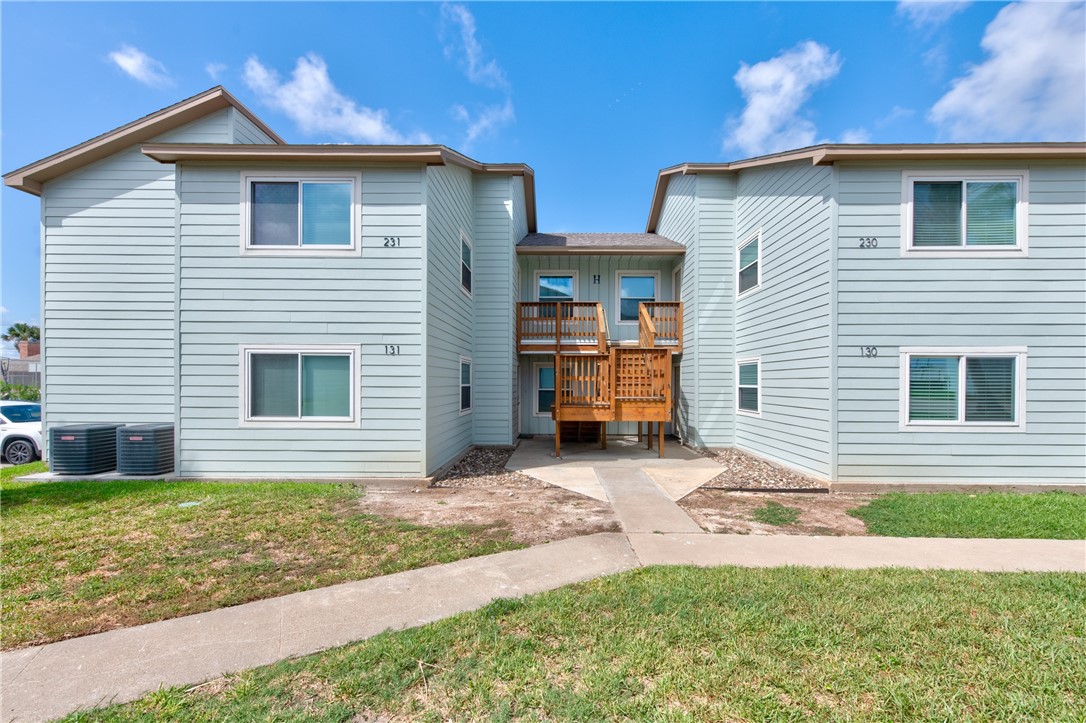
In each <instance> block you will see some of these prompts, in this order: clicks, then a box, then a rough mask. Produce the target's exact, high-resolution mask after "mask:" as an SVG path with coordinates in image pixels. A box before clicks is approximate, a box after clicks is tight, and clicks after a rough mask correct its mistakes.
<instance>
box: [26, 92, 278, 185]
mask: <svg viewBox="0 0 1086 723" xmlns="http://www.w3.org/2000/svg"><path fill="white" fill-rule="evenodd" d="M230 107H233V108H236V109H237V110H238V112H240V113H241V114H242V115H244V116H245V117H246V118H248V119H249V120H250V121H252V123H253V124H254V125H255V126H256V127H257V128H259V129H260V130H261V131H263V132H264V133H266V134H267V135H268V136H269V137H270V138H272V139H273V140H274V141H275V142H276V143H280V144H281V143H285V142H286V141H284V140H283V139H282V138H280V137H279V135H278V134H277V133H276V132H275V131H273V130H272V129H271V128H269V127H268V126H267V125H266V124H265V123H264V121H262V120H260V119H259V118H257V117H256V115H255V114H253V112H252V111H251V110H249V109H248V108H246V107H245V106H244V105H242V104H241V102H240V101H239V100H238V99H237V98H235V97H234V96H232V95H230V93H229V92H227V90H226V89H225V88H223V87H222V86H221V85H218V86H215V87H214V88H211V89H210V90H206V91H204V92H203V93H200V94H199V95H194V96H192V97H191V98H186V99H185V100H183V101H181V102H180V103H175V104H174V105H171V106H169V107H167V108H163V109H162V110H160V111H156V112H154V113H151V114H150V115H146V116H144V117H143V118H140V119H138V120H134V121H132V122H131V123H128V124H126V125H123V126H121V127H120V128H114V129H113V130H111V131H109V132H107V133H103V134H102V135H100V136H95V137H94V138H91V139H90V140H88V141H84V142H83V143H80V144H79V145H76V146H72V147H71V148H68V149H65V150H63V151H60V152H59V153H54V154H53V155H51V156H49V157H47V158H43V159H41V160H40V161H35V162H34V163H31V164H29V165H26V166H23V167H22V168H19V169H17V170H14V171H11V172H10V173H8V174H6V175H5V176H4V184H5V185H7V186H10V187H12V188H17V189H19V190H20V191H26V192H27V193H31V194H34V195H35V196H40V195H41V188H42V184H43V183H44V182H46V181H48V180H51V179H53V178H56V177H58V176H61V175H64V174H65V173H68V172H70V171H74V170H76V169H77V168H81V167H83V166H85V165H87V164H89V163H93V162H94V161H97V160H101V159H102V158H106V157H107V156H110V155H113V154H114V153H116V152H117V151H120V150H123V149H124V148H127V147H129V146H131V145H133V144H135V143H140V142H141V141H146V140H148V139H150V138H154V137H155V136H157V135H161V134H162V133H166V132H167V131H170V130H173V129H174V128H179V127H181V126H183V125H185V124H186V123H191V122H192V121H194V120H197V119H199V118H202V117H204V116H206V115H208V114H209V113H214V112H215V111H218V110H222V109H223V108H230Z"/></svg>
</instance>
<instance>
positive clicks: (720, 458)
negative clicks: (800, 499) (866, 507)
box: [704, 449, 827, 490]
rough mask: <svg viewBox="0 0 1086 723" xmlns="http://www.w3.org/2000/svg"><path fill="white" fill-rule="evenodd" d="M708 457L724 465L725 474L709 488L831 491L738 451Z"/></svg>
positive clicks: (708, 452) (711, 453) (710, 452)
mask: <svg viewBox="0 0 1086 723" xmlns="http://www.w3.org/2000/svg"><path fill="white" fill-rule="evenodd" d="M704 454H705V456H706V457H709V458H711V459H713V460H715V461H717V462H719V463H720V464H722V465H724V471H723V472H721V473H720V474H718V475H717V476H716V477H714V478H713V479H711V480H709V481H708V482H706V483H705V485H704V486H705V487H729V488H731V487H735V488H741V489H747V488H758V489H785V490H788V489H792V490H794V489H809V488H812V487H822V488H825V487H827V485H826V483H825V482H822V481H820V480H817V479H814V478H812V477H807V476H806V475H803V474H800V473H799V472H793V471H792V470H790V469H785V468H784V467H780V466H778V465H775V464H772V463H770V462H766V461H765V460H762V459H758V458H757V457H755V456H753V455H750V454H747V453H746V452H740V451H739V450H737V449H723V450H706V451H705V452H704Z"/></svg>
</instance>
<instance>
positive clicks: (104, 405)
mask: <svg viewBox="0 0 1086 723" xmlns="http://www.w3.org/2000/svg"><path fill="white" fill-rule="evenodd" d="M229 117H230V114H229V111H227V110H224V111H218V112H216V113H213V114H210V115H208V116H206V117H204V118H201V119H199V120H196V121H193V122H191V123H188V124H187V125H185V126H182V127H180V128H177V129H175V130H173V131H170V132H168V133H165V134H163V135H161V136H159V137H158V138H156V139H155V140H156V141H163V142H207V143H225V142H229V141H230V128H229ZM175 197H176V190H175V187H174V167H173V166H172V165H163V164H161V163H158V162H157V161H153V160H151V159H150V158H147V157H146V156H144V155H143V154H142V153H141V152H140V149H139V146H138V145H134V146H131V147H129V148H127V149H125V150H123V151H120V152H118V153H115V154H114V155H112V156H110V157H108V158H105V159H102V160H100V161H97V162H95V163H91V164H89V165H87V166H84V167H83V168H80V169H77V170H75V171H73V172H71V173H68V174H66V175H64V176H61V177H59V178H56V179H54V180H52V181H49V182H47V183H46V184H45V187H44V189H43V191H42V196H41V208H42V227H43V234H42V236H43V239H42V240H43V248H44V253H43V256H42V327H43V335H44V337H45V339H44V345H45V354H44V355H43V356H44V365H43V369H44V384H43V386H44V396H43V402H44V413H45V418H46V419H45V426H46V428H49V427H52V426H56V425H62V424H74V423H85V422H117V423H126V424H134V423H145V422H172V421H174V409H175V406H174V405H175V396H174V393H175V377H174V340H175V324H174V282H175V276H174V247H175V222H176V218H175V217H176V212H175Z"/></svg>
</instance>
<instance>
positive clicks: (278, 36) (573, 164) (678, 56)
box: [0, 1, 1086, 328]
mask: <svg viewBox="0 0 1086 723" xmlns="http://www.w3.org/2000/svg"><path fill="white" fill-rule="evenodd" d="M0 26H2V30H0V33H2V35H0V43H2V46H0V47H2V51H0V52H2V57H0V61H2V65H0V89H2V91H0V92H2V107H0V129H2V134H3V135H2V142H0V167H2V169H3V171H4V172H7V171H11V170H13V169H15V168H17V167H19V166H21V165H24V164H26V163H29V162H32V161H34V160H37V159H39V158H42V157H44V156H46V155H48V154H51V153H54V152H56V151H58V150H61V149H63V148H66V147H68V146H71V145H74V144H76V143H79V142H81V141H84V140H86V139H87V138H90V137H91V136H94V135H96V134H98V133H101V132H104V131H106V130H109V129H111V128H114V127H116V126H118V125H121V124H123V123H126V122H128V121H131V120H133V119H134V118H137V117H139V116H141V115H144V114H146V113H149V112H152V111H154V110H157V109H159V108H162V107H164V106H166V105H169V104H171V103H174V102H176V101H178V100H180V99H182V98H185V97H187V96H190V95H193V94H195V93H198V92H200V91H202V90H205V89H207V88H209V87H211V86H213V85H216V84H219V83H221V84H223V85H225V86H226V87H227V88H228V89H229V90H230V91H231V92H232V93H234V94H235V95H236V96H237V97H238V98H239V99H240V100H241V101H242V102H243V103H245V104H246V105H248V106H249V107H250V108H251V109H252V110H253V111H254V112H256V113H257V114H258V115H259V116H260V117H261V118H263V119H264V120H265V121H266V122H267V123H268V124H269V125H271V126H272V127H273V128H274V129H276V131H277V132H279V133H280V134H281V135H282V136H284V137H285V138H286V139H287V140H288V141H289V142H298V143H301V142H306V143H320V142H355V143H375V142H377V143H387V142H408V143H410V142H436V143H445V144H447V145H450V146H452V147H454V148H457V149H459V150H461V151H463V152H465V153H468V154H469V155H471V156H473V157H475V158H478V159H479V160H483V161H490V162H502V161H523V162H527V163H529V164H531V165H532V166H533V167H534V168H535V169H536V174H537V175H536V182H537V200H538V209H539V225H540V230H545V231H640V230H643V228H644V224H645V219H646V216H647V214H648V208H649V200H650V197H651V193H652V188H653V183H654V180H655V174H656V171H658V170H659V169H660V168H662V167H665V166H670V165H673V164H676V163H680V162H683V161H720V160H732V159H737V158H745V157H749V156H752V155H758V154H761V153H766V152H771V151H776V150H783V149H786V148H793V147H798V146H803V145H807V144H810V143H818V142H823V141H835V142H876V143H887V142H935V141H1017V140H1082V139H1083V138H1084V136H1086V110H1084V108H1086V9H1084V5H1083V3H1072V4H1059V3H1044V4H1041V3H1036V4H1034V3H1010V4H1007V3H988V2H974V3H969V2H949V3H931V2H915V1H909V2H902V3H897V4H895V3H890V2H868V3H860V2H845V3H799V2H795V3H717V4H709V3H696V4H662V3H660V4H658V3H632V4H623V3H599V4H578V3H538V4H537V3H524V4H506V3H474V4H451V3H444V4H439V3H426V4H409V3H396V4H378V3H346V2H343V3H330V4H316V3H305V4H295V3H238V4H228V3H214V4H211V3H208V4H205V3H179V4H171V3H136V2H127V3H113V4H102V3H77V4H62V3H33V4H31V3H14V2H3V3H2V4H0ZM2 193H3V195H2V211H3V214H2V233H3V239H2V241H3V244H2V255H0V263H2V266H3V268H2V290H0V298H2V305H3V307H4V308H3V320H2V325H3V327H4V328H6V327H7V325H8V324H10V323H12V322H15V321H22V320H25V321H33V322H36V321H37V320H38V318H39V313H40V312H39V309H40V298H39V289H38V276H39V257H38V228H39V211H38V200H37V199H36V198H35V197H32V196H28V195H26V194H23V193H21V192H18V191H14V190H11V189H8V188H4V189H3V192H2Z"/></svg>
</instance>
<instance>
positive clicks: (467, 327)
mask: <svg viewBox="0 0 1086 723" xmlns="http://www.w3.org/2000/svg"><path fill="white" fill-rule="evenodd" d="M472 221H473V219H472V177H471V172H470V171H468V170H466V169H463V168H459V167H456V166H431V167H429V168H427V169H426V286H427V306H426V314H427V320H426V395H427V402H426V416H427V420H426V446H427V454H426V459H427V461H426V472H427V474H429V473H430V472H432V471H434V470H435V469H437V468H439V467H440V466H441V465H443V464H445V463H446V462H448V461H449V460H450V459H452V458H453V457H454V456H455V455H456V454H458V453H459V452H462V451H463V450H464V449H466V448H467V447H468V446H469V445H470V444H471V425H472V415H470V414H468V415H461V414H460V357H461V356H465V357H472V356H473V355H472V336H473V333H474V324H473V322H472V308H473V306H474V301H473V299H471V298H469V297H468V296H467V295H466V294H465V293H464V292H463V291H462V290H461V287H460V232H461V231H463V232H464V233H465V234H467V236H468V238H469V239H471V238H473V236H474V228H473V224H472ZM474 261H475V259H474V258H473V262H474ZM473 284H474V278H473ZM472 362H473V365H474V358H472ZM472 371H473V374H474V376H475V377H476V378H477V377H478V376H479V375H478V371H477V370H475V369H474V366H473V369H472ZM472 393H473V397H474V396H477V395H476V394H475V389H474V388H473V389H472ZM473 406H474V400H473ZM473 414H474V412H473Z"/></svg>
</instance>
